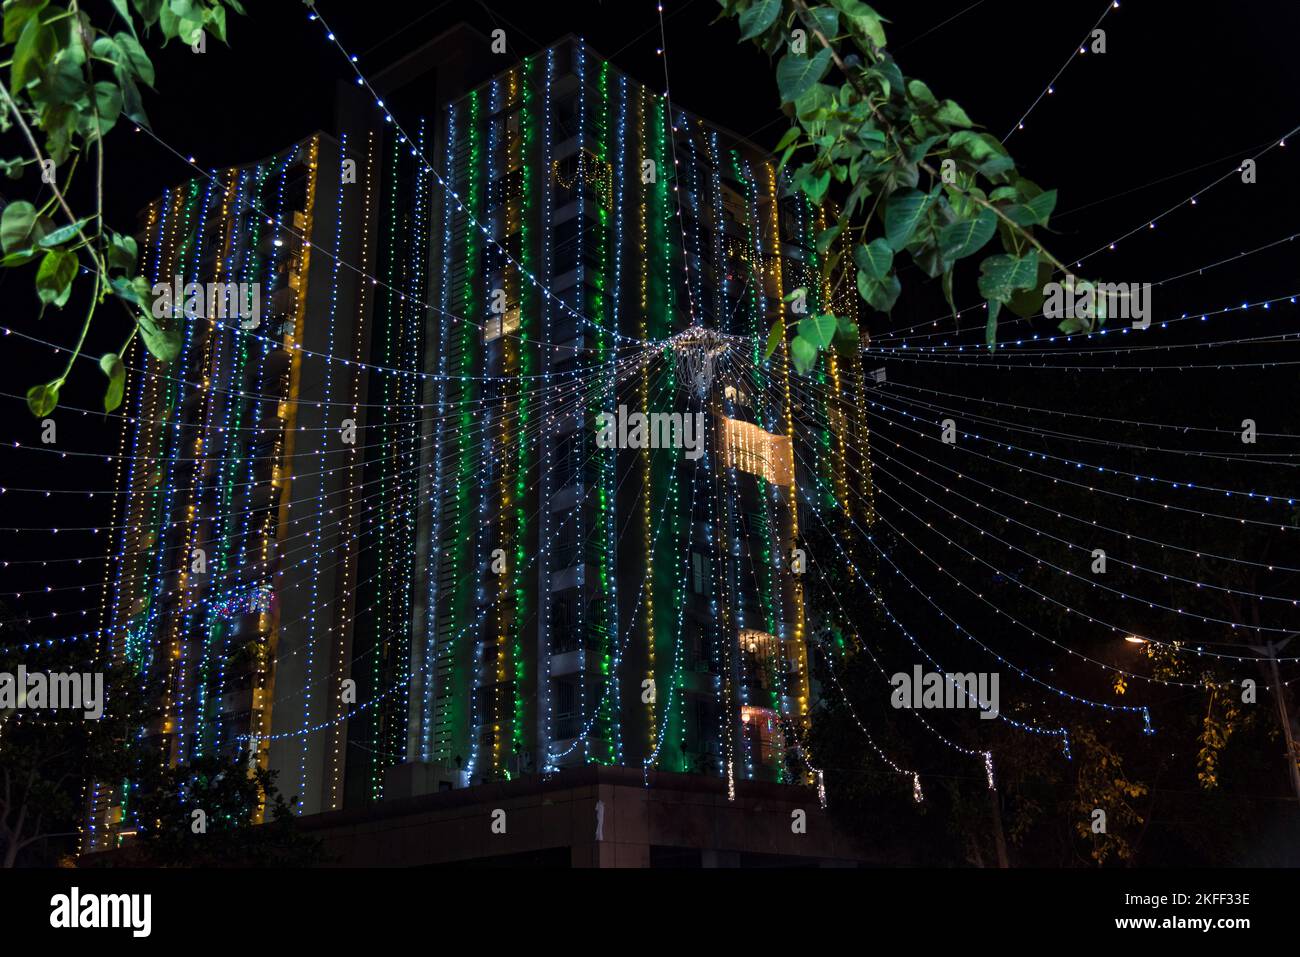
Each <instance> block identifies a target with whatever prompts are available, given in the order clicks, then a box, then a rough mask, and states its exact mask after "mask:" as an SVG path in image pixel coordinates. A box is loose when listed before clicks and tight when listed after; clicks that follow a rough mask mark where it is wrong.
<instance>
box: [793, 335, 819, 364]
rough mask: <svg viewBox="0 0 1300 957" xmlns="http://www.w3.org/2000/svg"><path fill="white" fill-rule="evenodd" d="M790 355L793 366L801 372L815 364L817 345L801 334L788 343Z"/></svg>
mask: <svg viewBox="0 0 1300 957" xmlns="http://www.w3.org/2000/svg"><path fill="white" fill-rule="evenodd" d="M790 355H791V356H792V357H793V359H794V367H795V368H796V369H797V370H799V372H801V373H804V372H807V371H808V370H809V369H811V368H812V367H813V366H814V365H816V364H817V347H816V346H814V345H813V344H812V343H811V342H809V341H808V340H807V339H804V338H803V337H802V336H796V337H795V340H794V342H792V343H791V344H790Z"/></svg>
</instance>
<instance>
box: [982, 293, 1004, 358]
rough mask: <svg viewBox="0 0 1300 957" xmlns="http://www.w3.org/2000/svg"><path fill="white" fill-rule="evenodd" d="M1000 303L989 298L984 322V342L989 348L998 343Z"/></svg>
mask: <svg viewBox="0 0 1300 957" xmlns="http://www.w3.org/2000/svg"><path fill="white" fill-rule="evenodd" d="M1001 308H1002V303H1000V302H999V301H998V300H996V299H990V300H989V318H988V322H986V323H984V344H985V345H987V346H988V347H989V348H990V349H992V348H994V347H995V346H996V345H997V344H998V311H999V310H1001Z"/></svg>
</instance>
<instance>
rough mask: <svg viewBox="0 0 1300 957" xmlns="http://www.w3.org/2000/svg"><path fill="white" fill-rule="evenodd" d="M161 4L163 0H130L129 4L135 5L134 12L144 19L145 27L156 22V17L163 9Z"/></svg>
mask: <svg viewBox="0 0 1300 957" xmlns="http://www.w3.org/2000/svg"><path fill="white" fill-rule="evenodd" d="M163 4H164V0H131V5H132V6H133V7H135V12H136V13H137V14H139V16H140V19H141V20H143V21H144V25H145V27H146V28H148V27H151V26H153V25H154V24H155V23H157V22H158V17H159V16H160V15H161V14H162V11H163Z"/></svg>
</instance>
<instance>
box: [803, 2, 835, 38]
mask: <svg viewBox="0 0 1300 957" xmlns="http://www.w3.org/2000/svg"><path fill="white" fill-rule="evenodd" d="M808 14H809V15H810V16H811V17H812V19H813V23H814V24H816V26H817V29H818V30H819V31H820V32H821V35H822V36H824V37H825V38H826V39H827V40H834V39H835V34H837V33H838V32H839V29H840V15H839V14H838V13H836V12H835V10H834V9H833V8H831V7H809V8H808Z"/></svg>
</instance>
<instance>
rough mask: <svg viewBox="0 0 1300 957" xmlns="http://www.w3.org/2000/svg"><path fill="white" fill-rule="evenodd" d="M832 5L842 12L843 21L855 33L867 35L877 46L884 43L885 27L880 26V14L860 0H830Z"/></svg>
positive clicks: (882, 45)
mask: <svg viewBox="0 0 1300 957" xmlns="http://www.w3.org/2000/svg"><path fill="white" fill-rule="evenodd" d="M831 6H833V7H834V8H835V9H836V10H838V11H839V12H840V13H842V14H844V23H845V25H847V26H848V28H849V29H850V30H852V31H854V32H855V33H858V34H861V35H862V36H865V37H867V38H868V39H870V40H871V42H872V43H874V44H875V45H876V46H877V47H884V45H885V28H884V27H883V26H881V23H882V22H888V21H882V20H881V17H880V14H878V13H876V11H875V10H872V9H871V8H870V7H869V6H867V5H866V4H865V3H862V2H861V0H831Z"/></svg>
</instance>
